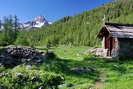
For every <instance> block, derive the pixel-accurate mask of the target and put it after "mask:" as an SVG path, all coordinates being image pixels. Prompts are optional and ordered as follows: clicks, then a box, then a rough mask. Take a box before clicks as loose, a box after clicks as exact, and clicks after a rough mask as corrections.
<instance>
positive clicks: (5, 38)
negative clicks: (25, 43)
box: [0, 16, 18, 46]
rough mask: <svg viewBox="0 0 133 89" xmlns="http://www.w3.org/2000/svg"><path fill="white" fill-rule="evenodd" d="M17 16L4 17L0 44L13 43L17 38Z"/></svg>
mask: <svg viewBox="0 0 133 89" xmlns="http://www.w3.org/2000/svg"><path fill="white" fill-rule="evenodd" d="M17 21H18V20H17V17H16V16H15V17H12V16H9V17H4V23H3V29H2V31H1V33H0V45H2V46H5V45H9V44H13V43H14V41H15V40H16V38H17V32H18V26H17V24H18V22H17Z"/></svg>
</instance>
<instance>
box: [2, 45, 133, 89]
mask: <svg viewBox="0 0 133 89" xmlns="http://www.w3.org/2000/svg"><path fill="white" fill-rule="evenodd" d="M38 49H40V50H41V51H42V50H43V47H38ZM87 49H90V47H84V46H83V47H70V46H59V47H54V48H52V49H51V50H52V51H53V52H54V53H55V54H56V57H52V58H49V59H45V61H44V63H43V64H40V65H36V64H34V65H32V66H33V68H32V69H26V68H25V66H26V65H27V64H23V65H20V66H17V67H15V68H13V69H5V68H3V67H1V68H0V72H1V73H2V72H8V73H13V72H23V73H25V76H34V72H36V71H38V73H39V76H40V77H41V78H42V79H45V78H46V77H42V76H44V74H43V73H45V74H47V75H49V76H62V77H63V78H64V81H63V84H61V85H59V86H58V88H59V89H133V86H132V85H133V61H132V60H127V59H125V60H121V59H119V60H110V59H104V58H99V57H96V56H95V55H91V54H88V55H85V54H83V52H84V51H85V50H87ZM75 67H90V68H93V69H95V70H94V71H91V72H74V71H71V69H72V68H75ZM29 72H30V73H33V74H30V73H29ZM26 73H27V74H26ZM9 79H10V78H6V77H5V78H4V79H3V78H1V77H0V83H1V84H3V85H8V86H12V85H13V83H10V82H11V81H8V80H9ZM45 80H46V79H45ZM5 81H6V82H5ZM11 84H12V85H11ZM28 86H31V85H30V83H29V85H25V87H22V86H21V88H20V89H29V87H28ZM13 89H15V88H13ZM31 89H35V88H34V87H32V88H31ZM47 89H51V88H47ZM55 89H56V88H55Z"/></svg>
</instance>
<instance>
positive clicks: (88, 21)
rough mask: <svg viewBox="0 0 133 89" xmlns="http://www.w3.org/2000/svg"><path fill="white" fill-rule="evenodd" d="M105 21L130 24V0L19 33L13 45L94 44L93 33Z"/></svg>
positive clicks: (132, 0)
mask: <svg viewBox="0 0 133 89" xmlns="http://www.w3.org/2000/svg"><path fill="white" fill-rule="evenodd" d="M104 17H106V20H105V21H106V22H113V23H126V24H128V23H130V24H133V21H132V17H133V0H119V1H117V2H111V3H108V4H105V5H102V6H101V7H99V8H95V9H93V10H91V11H85V12H83V13H81V14H78V15H76V16H67V17H64V18H62V19H61V20H59V21H56V22H54V23H53V24H52V25H49V26H47V27H43V28H41V29H38V30H34V31H30V32H20V33H19V35H18V38H17V40H16V42H15V43H16V44H23V45H32V46H38V45H46V44H52V45H58V44H65V45H77V46H78V45H87V46H98V45H99V44H100V41H99V39H97V38H96V34H97V33H98V31H99V30H100V27H101V26H102V25H103V18H104Z"/></svg>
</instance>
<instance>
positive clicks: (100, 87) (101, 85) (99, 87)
mask: <svg viewBox="0 0 133 89" xmlns="http://www.w3.org/2000/svg"><path fill="white" fill-rule="evenodd" d="M105 78H106V74H105V73H104V72H101V73H100V76H99V80H98V81H96V83H95V86H94V89H103V88H104V81H105Z"/></svg>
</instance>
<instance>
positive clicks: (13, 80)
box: [0, 66, 64, 89]
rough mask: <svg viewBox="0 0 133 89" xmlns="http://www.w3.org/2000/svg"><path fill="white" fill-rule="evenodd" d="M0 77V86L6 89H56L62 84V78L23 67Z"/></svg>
mask: <svg viewBox="0 0 133 89" xmlns="http://www.w3.org/2000/svg"><path fill="white" fill-rule="evenodd" d="M3 74H4V75H3V77H0V84H1V86H4V87H6V88H7V89H38V88H39V87H44V89H48V88H50V89H53V88H56V89H58V85H60V84H62V83H63V80H64V79H63V77H62V76H60V75H57V74H55V73H52V72H46V71H43V70H36V69H26V67H24V66H19V67H16V68H14V69H13V70H11V71H10V72H5V73H3Z"/></svg>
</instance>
